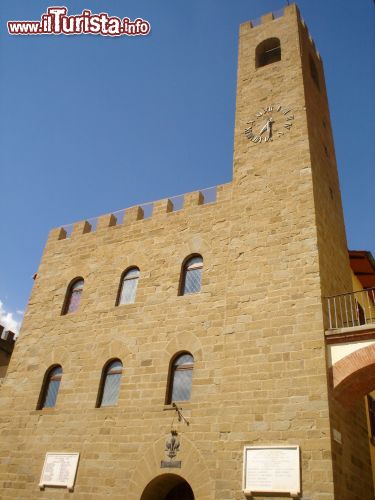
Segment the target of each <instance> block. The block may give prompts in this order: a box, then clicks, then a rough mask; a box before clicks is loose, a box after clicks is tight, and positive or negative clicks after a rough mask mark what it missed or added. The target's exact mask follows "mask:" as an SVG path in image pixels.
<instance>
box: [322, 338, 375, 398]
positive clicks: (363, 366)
mask: <svg viewBox="0 0 375 500" xmlns="http://www.w3.org/2000/svg"><path fill="white" fill-rule="evenodd" d="M331 377H332V382H333V388H334V396H335V398H336V399H337V400H338V401H340V403H341V404H342V405H343V406H346V407H351V406H353V405H354V404H355V403H356V402H357V401H358V400H359V399H360V398H362V397H363V396H365V395H366V394H367V393H369V392H371V391H372V390H374V379H375V345H369V346H367V347H363V348H362V349H358V350H356V351H354V352H353V353H351V354H349V355H348V356H345V357H344V358H342V359H340V360H339V361H337V362H336V363H335V364H334V365H333V366H332V368H331Z"/></svg>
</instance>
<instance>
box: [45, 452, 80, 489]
mask: <svg viewBox="0 0 375 500" xmlns="http://www.w3.org/2000/svg"><path fill="white" fill-rule="evenodd" d="M78 460H79V453H50V452H48V453H46V458H45V459H44V465H43V470H42V475H41V477H40V482H39V487H40V488H44V487H45V486H60V487H65V488H69V490H72V489H73V486H74V481H75V478H76V473H77V466H78Z"/></svg>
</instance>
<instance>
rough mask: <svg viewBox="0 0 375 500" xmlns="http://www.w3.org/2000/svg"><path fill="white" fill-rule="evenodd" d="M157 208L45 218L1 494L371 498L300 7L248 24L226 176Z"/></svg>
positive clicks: (341, 255) (323, 117)
mask: <svg viewBox="0 0 375 500" xmlns="http://www.w3.org/2000/svg"><path fill="white" fill-rule="evenodd" d="M152 208H153V211H152V215H151V216H148V217H145V214H144V211H143V210H142V207H132V208H130V209H127V210H125V216H124V219H123V221H121V220H120V219H119V217H117V218H116V217H115V216H114V215H113V214H112V215H105V216H102V217H100V218H99V219H98V222H97V225H96V227H95V228H93V227H92V226H91V225H90V224H89V223H88V222H86V221H83V222H80V223H77V224H75V225H74V228H73V231H72V233H71V234H67V232H66V231H65V230H64V229H63V228H58V229H54V230H52V231H51V233H50V235H49V239H48V242H47V245H46V248H45V251H44V255H43V258H42V261H41V264H40V268H39V271H38V278H37V279H36V281H35V285H34V288H33V291H32V295H31V298H30V302H29V305H28V308H27V312H26V315H25V319H24V322H23V327H22V332H21V337H20V340H19V341H18V342H17V346H16V349H15V353H14V356H13V358H12V361H11V364H10V367H9V370H8V374H7V377H6V379H5V381H4V384H3V385H2V387H1V393H0V401H1V405H0V423H1V429H2V439H1V441H0V456H1V461H0V480H1V484H2V491H1V498H3V499H15V498H17V499H27V500H30V499H34V498H46V499H47V498H48V499H59V498H70V497H73V498H77V499H104V498H107V497H108V498H111V499H113V500H120V499H121V500H139V499H142V500H159V499H160V500H161V499H169V500H173V499H180V500H188V499H192V498H195V499H197V500H220V499H221V500H230V499H233V500H234V499H236V500H240V499H243V498H245V493H244V491H243V490H244V489H246V491H247V495H248V496H249V495H251V494H253V496H254V497H256V496H258V497H261V498H273V499H275V498H285V496H287V497H288V496H290V495H295V496H297V497H298V498H304V499H305V500H307V499H309V500H328V499H337V500H356V499H358V500H359V499H361V500H367V499H370V498H373V491H372V475H371V464H370V454H369V446H368V436H367V429H366V412H365V405H364V398H363V395H364V393H363V394H362V393H361V390H362V389H361V388H359V389H358V397H357V394H356V393H355V392H353V391H351V392H350V398H351V400H350V401H348V400H347V398H345V391H344V392H343V391H341V392H340V395H341V397H340V398H336V393H335V388H334V384H333V382H332V370H333V368H332V366H331V367H330V366H329V365H327V362H326V352H327V350H326V336H325V332H326V330H329V329H330V326H331V325H330V324H329V317H330V314H329V308H327V303H326V300H325V299H324V297H327V296H330V297H331V296H334V295H337V294H342V293H346V292H348V293H349V292H352V282H351V270H350V265H349V259H348V253H347V244H346V236H345V228H344V222H343V214H342V206H341V198H340V190H339V182H338V174H337V168H336V161H335V152H334V146H333V138H332V131H331V124H330V116H329V110H328V102H327V95H326V89H325V81H324V73H323V65H322V61H321V58H320V55H319V54H318V52H317V50H316V48H315V46H314V42H313V41H312V39H311V38H310V36H309V33H308V30H307V27H306V25H305V23H304V22H303V21H302V19H301V17H300V14H299V11H298V9H297V7H296V6H295V5H290V6H287V7H285V9H284V12H283V15H282V16H280V17H277V18H274V16H273V15H272V14H267V15H265V16H263V18H262V20H261V23H259V24H256V25H252V24H251V23H250V22H248V23H245V24H243V25H241V28H240V41H239V62H238V85H237V106H236V121H235V131H234V163H233V180H232V182H230V183H228V184H225V185H220V186H218V187H217V190H216V199H215V200H214V201H211V202H210V203H207V198H206V199H205V197H204V194H202V193H200V192H193V193H189V194H187V195H185V196H184V205H183V208H181V209H179V210H177V206H176V204H173V200H168V199H167V200H161V201H157V202H155V203H153V207H152ZM178 208H179V207H178ZM352 326H353V325H352ZM367 392H368V391H367ZM188 424H189V425H188ZM245 446H252V447H253V448H251V449H249V452H248V455H247V454H246V455H244V447H245ZM255 447H258V449H257V448H255ZM272 447H275V448H272ZM278 447H279V448H278ZM283 447H284V448H283ZM256 451H257V452H259V453H260V454H259V455H254V453H255V452H256ZM52 452H53V453H55V454H57V453H65V454H66V455H65V458H63V459H62V460H67V463H68V465H67V466H66V467H65V469H64V470H63V467H62V466H61V462H59V458H58V457H57V455H55V457H54V458H53V457H52V459H54V460H55V462H54V463H52V462H51V461H48V460H49V459H48V460H47V469H45V470H44V473H43V474H41V473H42V469H43V464H44V463H45V457H46V453H52ZM278 452H280V453H281V454H280V453H279V454H278ZM292 452H293V457H292ZM294 452H296V454H295V453H294ZM69 453H79V463H78V467H77V469H76V468H75V466H74V463H73V462H74V460H75V459H76V458H77V457H76V456H75V457H76V458H73V459H72V460H73V461H70V458H67V457H68V454H69ZM246 453H247V452H246ZM262 453H264V455H262ZM245 456H246V458H247V459H248V460H249V464H250V465H249V468H248V469H246V474H245V483H246V484H243V475H244V472H243V471H244V457H245ZM254 456H257V457H258V458H257V459H256V460H254V458H253V457H254ZM56 457H57V458H56ZM259 457H260V458H259ZM280 457H284V458H285V462H279V461H278V460H279V459H280ZM52 459H51V460H52ZM260 459H262V460H263V462H259V460H260ZM59 463H60V465H59ZM285 463H287V464H288V466H287V467H286V466H285ZM69 464H70V465H69ZM260 464H261V466H260ZM283 466H284V468H283ZM59 467H60V468H59ZM56 471H57V472H56ZM72 471H73V472H72ZM254 471H255V473H254ZM75 472H76V477H75V481H74V473H75ZM71 473H72V474H73V480H72V481H71V482H69V481H70V479H69V481H68V480H66V477H67V476H69V474H71ZM299 475H300V478H299ZM41 476H42V479H41ZM59 481H60V482H59ZM296 482H297V483H298V484H297V486H295V483H296ZM60 483H61V484H62V485H65V486H69V487H70V489H71V490H72V491H69V489H68V488H65V487H56V486H57V485H58V484H60ZM73 483H74V484H73ZM292 483H293V485H294V486H292V485H291V484H292ZM51 484H52V485H51Z"/></svg>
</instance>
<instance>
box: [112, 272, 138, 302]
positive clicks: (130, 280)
mask: <svg viewBox="0 0 375 500" xmlns="http://www.w3.org/2000/svg"><path fill="white" fill-rule="evenodd" d="M139 276H140V271H139V269H138V268H137V267H132V268H131V269H129V270H128V271H126V272H125V273H124V275H123V277H122V279H121V286H120V293H119V298H118V301H117V305H122V304H134V302H135V297H136V294H137V286H138V280H139Z"/></svg>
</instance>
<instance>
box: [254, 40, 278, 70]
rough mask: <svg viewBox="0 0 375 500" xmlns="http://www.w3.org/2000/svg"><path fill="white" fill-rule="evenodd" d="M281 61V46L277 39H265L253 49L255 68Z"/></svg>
mask: <svg viewBox="0 0 375 500" xmlns="http://www.w3.org/2000/svg"><path fill="white" fill-rule="evenodd" d="M280 60H281V46H280V40H279V39H278V38H267V40H263V42H261V43H260V44H259V45H258V46H257V48H256V49H255V65H256V67H257V68H261V67H262V66H267V64H272V63H274V62H277V61H280Z"/></svg>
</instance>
